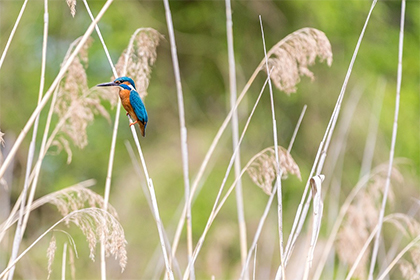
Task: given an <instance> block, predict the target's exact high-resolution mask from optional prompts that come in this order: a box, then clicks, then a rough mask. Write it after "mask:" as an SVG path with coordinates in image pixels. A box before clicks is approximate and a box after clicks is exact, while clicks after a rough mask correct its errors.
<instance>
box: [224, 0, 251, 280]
mask: <svg viewBox="0 0 420 280" xmlns="http://www.w3.org/2000/svg"><path fill="white" fill-rule="evenodd" d="M225 6H226V35H227V47H228V61H229V89H230V109H231V110H232V109H233V108H234V107H235V104H236V99H237V89H236V65H235V52H234V47H233V27H232V26H233V21H232V5H231V0H225ZM238 138H239V128H238V111H236V110H235V111H234V112H233V114H232V144H233V149H235V147H238ZM234 168H235V178H237V181H238V182H237V185H236V188H235V192H236V209H237V213H238V224H239V244H240V249H241V264H242V265H244V263H245V260H246V254H247V250H248V249H247V248H248V245H247V237H246V223H245V212H244V199H243V194H242V180H241V175H240V174H241V153H240V150H239V151H238V153H237V154H236V156H235V167H234ZM248 278H249V276H248V275H246V276H245V279H248Z"/></svg>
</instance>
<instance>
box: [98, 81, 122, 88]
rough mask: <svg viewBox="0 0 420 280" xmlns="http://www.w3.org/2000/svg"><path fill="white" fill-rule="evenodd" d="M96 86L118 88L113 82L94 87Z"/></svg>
mask: <svg viewBox="0 0 420 280" xmlns="http://www.w3.org/2000/svg"><path fill="white" fill-rule="evenodd" d="M96 86H97V87H115V86H118V84H117V83H114V82H109V83H103V84H99V85H96Z"/></svg>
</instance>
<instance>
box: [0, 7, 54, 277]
mask: <svg viewBox="0 0 420 280" xmlns="http://www.w3.org/2000/svg"><path fill="white" fill-rule="evenodd" d="M48 22H49V20H48V0H45V1H44V31H43V32H44V33H43V40H42V58H41V77H40V83H39V92H38V103H37V104H39V103H40V102H41V99H42V94H43V92H44V84H45V65H46V61H47V40H48ZM0 67H1V64H0ZM38 126H39V115H38V116H37V117H36V119H35V123H34V127H33V130H32V140H31V143H30V144H29V151H28V158H27V161H26V171H25V181H24V186H23V191H22V200H21V203H20V210H19V220H18V223H17V226H16V232H15V237H14V241H13V248H12V255H11V257H10V261H13V260H14V259H15V258H16V256H17V253H18V251H19V247H20V243H21V241H22V237H23V234H24V232H25V228H26V224H24V215H25V213H24V212H25V210H24V209H25V204H26V197H27V194H28V190H29V184H30V182H29V175H30V173H31V169H32V164H33V159H34V155H35V144H36V136H37V133H38ZM14 271H15V267H13V268H12V269H11V270H10V272H9V275H8V278H9V280H12V279H13V275H14Z"/></svg>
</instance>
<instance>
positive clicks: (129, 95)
mask: <svg viewBox="0 0 420 280" xmlns="http://www.w3.org/2000/svg"><path fill="white" fill-rule="evenodd" d="M96 86H97V87H119V89H120V92H119V95H120V98H121V103H122V105H123V107H124V109H125V110H126V111H127V116H128V115H130V117H131V119H132V120H134V122H132V123H130V126H132V125H133V124H136V123H137V124H139V126H140V132H141V135H142V136H143V137H145V136H146V125H147V121H148V117H147V112H146V107H145V106H144V103H143V101H142V100H141V98H140V95H139V94H138V92H137V91H136V86H135V84H134V81H133V80H132V79H131V78H129V77H119V78H116V79H115V80H114V81H113V82H110V83H103V84H99V85H96Z"/></svg>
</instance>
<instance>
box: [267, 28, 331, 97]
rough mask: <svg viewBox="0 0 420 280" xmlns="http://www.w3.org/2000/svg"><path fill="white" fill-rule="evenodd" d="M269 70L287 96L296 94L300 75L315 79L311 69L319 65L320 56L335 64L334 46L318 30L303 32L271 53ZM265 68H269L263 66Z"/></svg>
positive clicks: (285, 41) (277, 85) (291, 36)
mask: <svg viewBox="0 0 420 280" xmlns="http://www.w3.org/2000/svg"><path fill="white" fill-rule="evenodd" d="M267 56H268V57H269V58H268V69H272V70H271V73H270V77H271V80H272V81H273V83H274V85H275V86H276V87H277V88H278V89H279V90H281V91H284V92H285V93H287V94H291V93H294V92H296V85H297V84H298V83H299V82H300V76H307V77H309V78H310V79H311V80H313V79H314V78H315V76H314V74H313V73H312V72H311V71H310V70H309V68H308V67H309V66H312V65H314V64H315V61H316V58H317V57H318V58H319V59H320V61H321V62H323V61H326V62H327V64H328V66H331V63H332V57H333V55H332V51H331V44H330V42H329V40H328V38H327V36H326V35H325V33H324V32H322V31H320V30H318V29H315V28H302V29H299V30H297V31H295V32H293V33H292V34H290V35H289V36H287V37H286V38H285V39H283V40H281V41H280V42H278V43H277V44H276V45H275V46H274V47H272V48H271V50H270V51H269V52H268V53H267ZM260 65H261V69H263V70H264V71H266V69H267V67H266V66H265V65H264V64H260Z"/></svg>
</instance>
